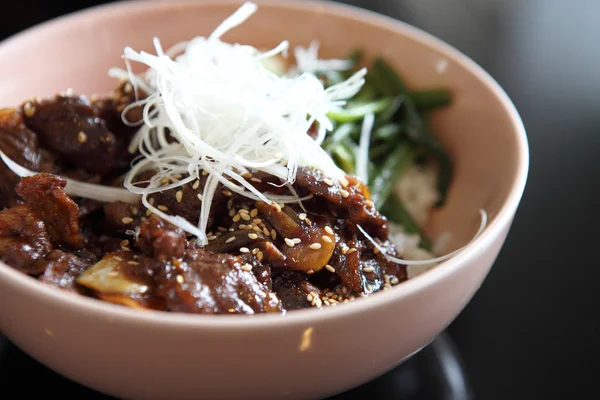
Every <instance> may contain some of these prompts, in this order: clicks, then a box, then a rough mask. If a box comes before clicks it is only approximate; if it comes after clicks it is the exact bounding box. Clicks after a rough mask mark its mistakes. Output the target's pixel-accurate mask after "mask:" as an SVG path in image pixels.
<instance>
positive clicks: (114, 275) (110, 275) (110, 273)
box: [106, 271, 119, 278]
mask: <svg viewBox="0 0 600 400" xmlns="http://www.w3.org/2000/svg"><path fill="white" fill-rule="evenodd" d="M106 275H107V276H109V277H111V278H115V277H117V276H119V273H118V272H117V271H110V272H109V273H108V274H106Z"/></svg>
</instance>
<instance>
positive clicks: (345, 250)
mask: <svg viewBox="0 0 600 400" xmlns="http://www.w3.org/2000/svg"><path fill="white" fill-rule="evenodd" d="M342 254H344V255H346V254H348V247H346V246H344V247H342Z"/></svg>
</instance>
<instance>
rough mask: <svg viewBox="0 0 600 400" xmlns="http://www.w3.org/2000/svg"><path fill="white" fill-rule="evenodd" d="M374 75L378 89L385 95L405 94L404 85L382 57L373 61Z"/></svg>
mask: <svg viewBox="0 0 600 400" xmlns="http://www.w3.org/2000/svg"><path fill="white" fill-rule="evenodd" d="M373 69H374V70H375V74H374V75H375V76H377V81H378V82H379V89H380V90H381V92H382V93H384V94H385V95H387V96H398V95H402V94H407V89H406V85H405V84H404V81H403V80H402V78H400V76H399V75H398V74H397V73H396V71H394V69H393V68H392V67H391V66H390V65H388V63H387V62H386V61H384V60H383V59H382V58H376V59H375V61H374V62H373Z"/></svg>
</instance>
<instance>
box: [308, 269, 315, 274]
mask: <svg viewBox="0 0 600 400" xmlns="http://www.w3.org/2000/svg"><path fill="white" fill-rule="evenodd" d="M306 273H307V274H308V275H312V274H314V273H315V271H314V270H312V269H309V270H308V271H306Z"/></svg>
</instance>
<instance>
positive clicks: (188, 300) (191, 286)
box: [156, 248, 282, 314]
mask: <svg viewBox="0 0 600 400" xmlns="http://www.w3.org/2000/svg"><path fill="white" fill-rule="evenodd" d="M246 269H248V265H247V264H246V263H244V261H243V259H242V258H241V257H236V256H231V255H228V254H215V253H211V252H207V251H205V250H202V249H200V248H198V249H195V250H190V251H189V252H188V254H187V256H186V258H185V259H184V260H183V261H181V262H179V261H175V262H173V263H172V264H167V265H166V266H165V268H164V269H162V271H160V273H159V274H158V275H157V277H156V281H157V289H156V290H157V292H156V293H157V295H158V296H160V297H162V298H164V301H165V303H166V309H167V310H168V311H175V312H188V313H205V314H220V313H225V314H226V313H237V314H254V313H264V312H280V311H281V309H282V308H281V302H280V301H279V299H278V298H277V296H276V295H275V294H274V293H273V292H271V291H270V290H269V288H268V287H266V286H265V285H264V284H262V283H260V282H259V281H258V280H257V279H256V276H255V275H254V274H253V273H252V271H251V270H249V271H248V270H246Z"/></svg>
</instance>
